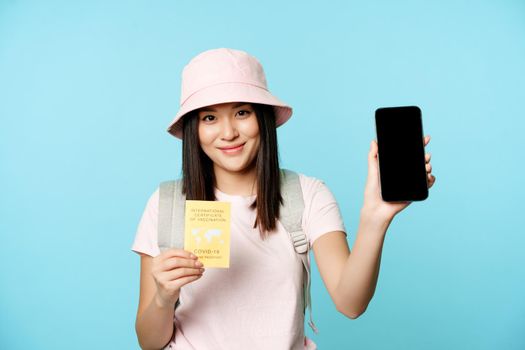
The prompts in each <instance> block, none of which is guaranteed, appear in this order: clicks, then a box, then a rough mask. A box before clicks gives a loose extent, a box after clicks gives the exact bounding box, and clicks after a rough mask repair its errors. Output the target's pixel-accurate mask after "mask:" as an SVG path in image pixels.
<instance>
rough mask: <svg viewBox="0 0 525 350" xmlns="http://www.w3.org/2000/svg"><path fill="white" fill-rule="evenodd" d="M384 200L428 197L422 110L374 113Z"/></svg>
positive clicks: (392, 109)
mask: <svg viewBox="0 0 525 350" xmlns="http://www.w3.org/2000/svg"><path fill="white" fill-rule="evenodd" d="M375 121H376V135H377V145H378V162H379V179H380V186H381V197H382V198H383V200H384V201H385V202H405V201H422V200H425V199H426V198H427V197H428V182H427V171H426V168H425V144H424V140H423V121H422V116H421V109H419V107H417V106H404V107H383V108H378V109H377V110H376V113H375Z"/></svg>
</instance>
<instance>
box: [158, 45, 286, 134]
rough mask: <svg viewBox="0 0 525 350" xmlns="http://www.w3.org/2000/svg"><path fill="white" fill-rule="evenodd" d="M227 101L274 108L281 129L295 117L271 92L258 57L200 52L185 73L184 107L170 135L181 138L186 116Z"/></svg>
mask: <svg viewBox="0 0 525 350" xmlns="http://www.w3.org/2000/svg"><path fill="white" fill-rule="evenodd" d="M226 102H252V103H261V104H266V105H271V106H273V108H274V110H275V118H276V120H275V121H276V125H277V126H280V125H282V124H284V123H285V122H286V121H287V120H288V119H290V117H291V116H292V108H291V107H290V106H288V105H287V104H286V103H284V102H282V101H280V100H279V99H278V98H277V97H275V96H273V95H272V94H271V93H270V92H269V91H268V86H267V83H266V76H265V74H264V71H263V67H262V66H261V64H260V63H259V61H257V59H256V58H255V57H253V56H250V55H249V54H248V53H246V52H244V51H240V50H234V49H227V48H219V49H212V50H208V51H204V52H202V53H200V54H199V55H197V56H195V57H194V58H193V59H192V60H191V61H190V62H189V63H188V64H187V65H186V66H185V67H184V69H183V70H182V84H181V94H180V108H179V111H178V112H177V114H176V115H175V118H174V119H173V121H172V122H171V124H170V125H169V127H168V132H169V133H170V134H172V135H173V136H175V137H177V138H179V139H181V138H182V118H183V117H184V115H186V114H187V113H188V112H191V111H193V110H196V109H198V108H201V107H206V106H210V105H214V104H218V103H226Z"/></svg>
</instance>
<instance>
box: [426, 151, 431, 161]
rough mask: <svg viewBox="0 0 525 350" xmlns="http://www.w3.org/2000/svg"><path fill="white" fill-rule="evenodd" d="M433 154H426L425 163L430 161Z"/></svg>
mask: <svg viewBox="0 0 525 350" xmlns="http://www.w3.org/2000/svg"><path fill="white" fill-rule="evenodd" d="M430 158H431V155H430V153H427V154H425V163H428V162H430Z"/></svg>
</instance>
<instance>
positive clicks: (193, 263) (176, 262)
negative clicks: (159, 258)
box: [162, 256, 203, 271]
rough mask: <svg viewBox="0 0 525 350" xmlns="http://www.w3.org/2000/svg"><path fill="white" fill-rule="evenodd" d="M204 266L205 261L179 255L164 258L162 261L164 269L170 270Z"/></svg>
mask: <svg viewBox="0 0 525 350" xmlns="http://www.w3.org/2000/svg"><path fill="white" fill-rule="evenodd" d="M202 266H203V263H202V262H201V261H199V260H195V259H187V258H181V257H178V256H177V257H172V258H169V259H166V260H164V261H163V263H162V267H163V268H162V270H164V271H168V270H173V269H177V268H183V267H192V268H201V267H202Z"/></svg>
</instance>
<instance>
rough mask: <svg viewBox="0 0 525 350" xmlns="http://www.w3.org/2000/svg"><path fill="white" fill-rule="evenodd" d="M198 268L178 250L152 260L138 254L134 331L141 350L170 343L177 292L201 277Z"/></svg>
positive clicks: (193, 259)
mask: <svg viewBox="0 0 525 350" xmlns="http://www.w3.org/2000/svg"><path fill="white" fill-rule="evenodd" d="M202 266H203V265H202V263H201V262H200V261H198V258H197V257H196V256H195V255H193V254H191V253H190V252H188V251H186V250H184V249H179V248H170V249H167V250H165V251H164V252H162V253H161V254H160V255H158V256H156V257H155V258H152V257H151V256H147V255H144V254H141V268H140V270H141V271H140V299H139V308H138V311H137V320H136V323H135V329H136V331H137V337H138V340H139V344H140V346H141V347H142V348H143V349H161V348H163V347H165V346H166V344H168V343H169V342H170V340H171V337H172V335H173V331H174V325H173V316H174V313H175V310H174V309H175V304H176V302H177V300H178V299H179V296H180V289H181V288H182V287H183V286H184V285H186V284H188V283H191V282H194V281H196V280H198V279H199V278H201V277H202V274H203V272H204V268H203V267H202Z"/></svg>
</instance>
